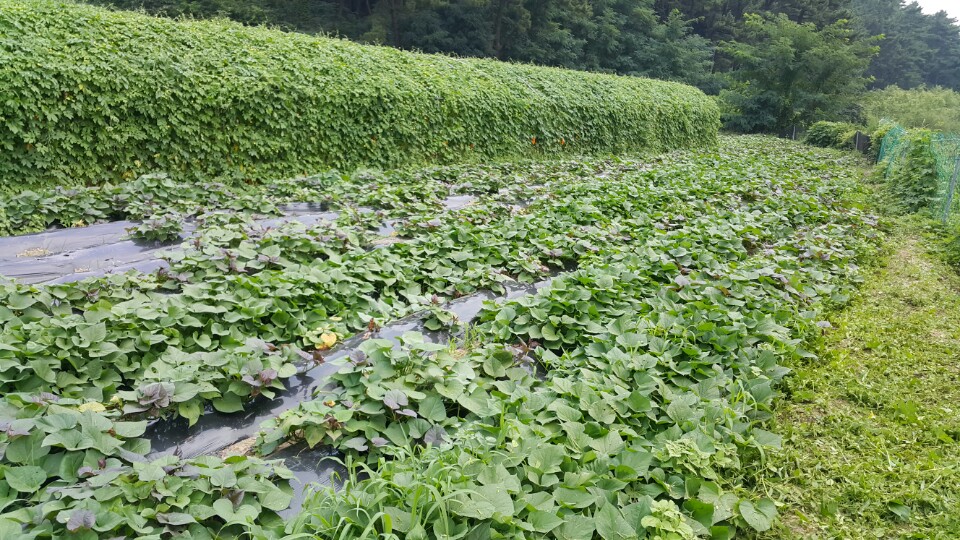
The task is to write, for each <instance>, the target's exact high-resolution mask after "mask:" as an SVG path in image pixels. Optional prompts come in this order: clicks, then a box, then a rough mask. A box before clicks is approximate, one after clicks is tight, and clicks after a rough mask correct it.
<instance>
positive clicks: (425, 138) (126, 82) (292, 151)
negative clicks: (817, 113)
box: [0, 0, 719, 192]
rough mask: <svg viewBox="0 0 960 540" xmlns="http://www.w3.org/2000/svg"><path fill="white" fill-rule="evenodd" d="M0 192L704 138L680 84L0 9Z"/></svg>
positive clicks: (64, 11) (103, 13) (693, 103)
mask: <svg viewBox="0 0 960 540" xmlns="http://www.w3.org/2000/svg"><path fill="white" fill-rule="evenodd" d="M0 35H3V36H4V39H3V40H0V81H3V84H2V90H0V92H2V94H3V96H2V99H0V118H2V119H3V120H2V122H0V148H2V149H3V153H2V157H0V179H2V180H3V186H4V187H3V188H2V191H6V192H10V191H22V190H24V189H35V188H37V187H41V186H48V185H50V184H60V185H64V184H67V185H70V184H73V185H77V184H100V183H104V182H117V181H119V180H124V179H130V178H135V177H137V176H139V175H140V174H141V173H144V172H150V171H156V170H163V171H167V172H169V173H171V174H175V175H176V177H177V178H180V179H191V178H204V177H207V178H209V177H234V178H255V179H256V178H264V177H267V176H278V175H293V174H301V173H307V172H314V171H316V170H318V169H325V168H340V169H352V168H356V167H359V166H374V167H397V166H403V165H408V164H415V163H419V162H426V161H434V162H454V161H464V160H472V159H482V158H491V157H515V156H523V155H531V154H534V155H536V154H545V153H559V152H577V153H585V152H598V151H599V152H623V151H632V150H641V149H652V150H663V149H671V148H678V147H686V146H696V145H705V144H712V143H714V142H715V140H716V135H717V130H718V127H719V111H718V107H717V106H716V104H715V103H714V100H713V99H712V98H708V97H706V96H705V95H704V94H702V93H701V92H700V91H699V90H696V89H694V88H692V87H689V86H685V85H682V84H678V83H670V82H662V81H654V80H647V79H639V78H631V77H618V76H612V75H602V74H593V73H584V72H575V71H568V70H561V69H554V68H540V67H532V66H527V65H517V64H507V63H501V62H496V61H490V60H466V59H458V58H451V57H445V56H436V55H423V54H414V53H409V52H403V51H398V50H395V49H390V48H383V47H373V46H364V45H358V44H354V43H350V42H347V41H342V40H337V39H328V38H317V37H311V36H306V35H300V34H291V33H284V32H280V31H277V30H270V29H264V28H249V27H244V26H241V25H239V24H236V23H232V22H227V21H222V20H219V21H173V20H170V19H160V18H153V17H148V16H145V15H140V14H134V13H128V12H115V11H109V10H106V9H102V8H98V7H92V6H85V5H79V4H74V3H65V2H58V1H52V0H0Z"/></svg>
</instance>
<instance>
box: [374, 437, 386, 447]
mask: <svg viewBox="0 0 960 540" xmlns="http://www.w3.org/2000/svg"><path fill="white" fill-rule="evenodd" d="M370 442H371V443H373V445H374V446H376V447H378V448H379V447H381V446H386V445H388V444H390V441H388V440H386V439H384V438H383V437H374V438H372V439H370Z"/></svg>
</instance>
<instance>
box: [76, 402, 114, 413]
mask: <svg viewBox="0 0 960 540" xmlns="http://www.w3.org/2000/svg"><path fill="white" fill-rule="evenodd" d="M77 410H78V411H80V412H87V411H93V412H103V411H105V410H107V408H106V407H105V406H104V405H103V403H100V402H99V401H88V402H87V403H84V404H83V405H81V406H79V407H77Z"/></svg>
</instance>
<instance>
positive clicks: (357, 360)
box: [350, 350, 367, 366]
mask: <svg viewBox="0 0 960 540" xmlns="http://www.w3.org/2000/svg"><path fill="white" fill-rule="evenodd" d="M350 361H351V362H353V365H355V366H362V365H363V364H365V363H366V362H367V355H366V353H364V352H363V351H360V350H357V351H353V352H352V353H350Z"/></svg>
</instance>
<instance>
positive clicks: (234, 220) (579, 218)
mask: <svg viewBox="0 0 960 540" xmlns="http://www.w3.org/2000/svg"><path fill="white" fill-rule="evenodd" d="M858 176H859V169H858V168H857V166H856V161H855V159H854V158H853V157H850V156H844V155H842V154H840V153H837V152H834V151H830V150H819V149H811V148H809V147H801V146H799V145H794V144H791V143H784V142H778V141H775V140H771V139H761V138H756V139H724V140H723V143H722V147H721V148H720V149H713V150H706V151H701V152H699V153H690V152H677V153H674V154H670V155H667V156H664V157H660V158H655V159H651V160H647V161H642V160H636V159H610V160H603V159H589V160H578V161H554V162H531V163H524V164H509V165H482V166H479V165H466V166H457V167H442V168H433V169H424V170H415V171H408V172H395V173H386V174H379V173H378V174H369V173H358V174H354V175H348V176H340V175H335V174H331V175H322V176H319V177H312V178H307V179H301V180H299V181H296V182H278V183H276V184H273V185H271V186H270V187H268V188H266V190H267V191H269V192H271V193H272V196H273V197H290V198H300V199H301V200H304V201H313V202H316V201H321V202H324V203H325V204H326V205H328V206H329V207H330V208H334V209H337V210H339V215H338V216H337V218H336V221H335V222H320V223H316V224H313V225H303V224H300V223H286V224H284V223H278V224H274V225H271V226H269V227H267V226H264V225H262V224H258V223H255V222H251V221H250V220H249V219H247V218H245V217H244V216H236V215H233V216H232V215H230V214H226V213H223V212H207V216H205V217H204V219H203V220H198V222H199V223H198V226H199V229H198V231H197V233H196V236H195V237H194V238H193V239H191V240H190V241H189V242H188V243H186V244H185V245H183V246H182V247H181V250H180V251H179V252H177V253H175V254H173V255H170V256H169V261H170V264H171V266H170V268H168V269H164V270H162V271H158V272H156V273H153V274H139V273H129V274H124V275H116V276H109V277H104V278H96V279H88V280H85V281H81V282H76V283H69V284H59V285H44V286H25V285H19V284H3V285H0V305H2V307H0V393H2V395H3V396H4V399H5V400H6V405H3V406H0V415H2V420H0V421H3V422H4V423H5V424H4V425H5V426H6V427H5V429H3V430H0V444H6V446H5V447H4V448H5V452H4V454H3V457H2V458H0V474H2V475H3V477H2V479H0V497H2V498H0V501H2V502H3V503H4V504H5V506H4V509H3V513H2V515H0V532H3V533H4V534H5V535H17V534H18V533H20V532H23V533H24V534H29V535H32V536H33V537H37V538H44V537H56V538H60V537H70V536H69V535H71V534H72V535H85V536H83V537H85V538H96V537H98V536H99V537H112V536H117V535H120V536H124V535H125V536H142V537H161V538H163V537H170V536H179V537H188V538H211V537H220V538H233V537H252V538H276V537H279V536H281V535H283V534H297V533H305V534H320V535H325V536H324V537H328V536H329V537H338V538H363V537H368V538H371V537H373V536H379V535H385V536H386V537H388V538H409V539H413V538H424V537H439V536H441V535H443V534H449V535H461V537H465V538H474V539H477V540H479V539H483V538H498V537H516V536H517V535H523V536H525V537H529V538H584V539H593V538H603V539H610V538H639V537H644V536H654V535H660V536H661V537H664V538H680V539H691V538H695V537H703V536H712V537H714V538H729V537H732V536H733V535H735V534H737V532H738V531H742V530H744V529H753V530H758V531H762V530H766V529H768V528H769V527H770V525H771V522H772V520H773V519H774V518H775V516H776V507H775V503H774V502H773V501H771V500H768V499H764V498H760V499H755V498H751V497H745V496H744V495H743V491H742V490H741V486H740V483H739V481H738V478H739V477H740V476H741V475H742V474H743V470H744V469H745V468H747V467H751V466H752V464H753V463H754V462H755V460H757V459H759V456H760V455H761V454H762V452H766V451H768V450H769V449H770V448H772V447H775V446H776V445H777V444H778V440H779V439H778V437H777V436H776V435H775V434H772V433H769V432H767V431H765V430H764V429H763V426H764V422H765V421H766V419H768V418H769V407H770V403H771V400H772V399H773V397H774V395H775V385H776V384H777V381H778V380H780V378H782V377H783V375H784V374H785V370H784V369H783V368H782V367H781V365H780V363H781V362H782V361H783V360H785V359H788V358H800V357H809V356H811V353H810V352H808V351H806V350H805V348H804V347H805V343H806V340H807V339H809V338H811V337H813V336H816V335H817V334H818V332H819V331H820V328H819V326H818V324H817V323H818V320H819V317H820V313H821V312H822V310H823V309H825V308H827V307H829V306H832V305H836V304H839V303H843V302H845V301H846V299H847V298H848V295H849V292H850V290H851V286H852V285H853V284H855V283H856V281H857V279H858V269H857V266H856V264H855V262H856V259H857V257H859V256H860V255H862V254H863V253H864V252H865V251H867V250H869V249H870V245H871V242H872V239H873V238H875V236H876V233H875V230H874V228H873V225H874V224H875V222H873V221H872V220H871V219H870V218H869V216H866V215H864V214H863V213H862V212H861V211H859V210H857V209H856V208H854V207H853V206H851V205H850V204H848V203H847V202H846V201H847V199H846V197H847V195H849V194H850V192H851V190H852V189H854V187H855V182H856V179H857V178H858ZM449 194H460V195H465V194H469V195H471V196H473V197H475V200H474V202H473V204H469V205H467V206H463V207H460V208H456V209H448V208H446V207H445V206H444V203H443V201H444V200H445V198H446V197H447V196H448V195H449ZM78 200H79V199H78ZM184 206H190V205H185V204H184V202H183V201H177V200H171V201H166V202H162V203H158V204H157V205H156V207H155V208H156V209H157V210H158V211H159V210H162V209H164V208H174V209H175V208H182V207H184ZM362 207H370V208H369V209H368V210H367V211H361V208H362ZM210 210H216V208H212V209H210ZM74 213H78V212H74ZM390 223H392V224H393V225H394V226H395V229H396V236H391V237H390V238H392V239H393V240H395V241H393V242H389V243H384V242H382V240H384V237H383V234H384V233H381V232H379V231H381V230H383V227H384V226H385V225H387V224H390ZM574 268H576V270H574ZM557 274H559V275H557ZM552 275H557V277H556V278H555V279H554V280H553V282H552V283H551V284H550V286H548V287H546V288H544V289H542V290H541V291H540V292H538V293H530V294H526V295H523V296H520V297H519V298H516V299H514V300H511V301H508V302H504V303H500V304H488V305H487V306H486V308H485V309H484V310H483V312H482V314H481V315H480V318H479V320H478V324H477V325H476V326H474V327H472V328H469V329H461V330H464V331H465V334H463V335H461V336H460V337H458V338H456V339H455V340H454V341H453V342H451V343H450V344H449V345H436V344H431V343H429V342H428V341H429V340H427V339H424V337H423V336H421V335H419V334H416V333H412V334H407V335H405V336H403V338H402V346H400V347H394V346H392V344H390V343H389V342H386V341H383V340H380V339H377V335H376V332H377V328H378V327H380V326H382V325H383V324H385V323H387V322H390V321H392V320H395V319H397V318H399V317H403V316H406V315H408V314H411V313H415V312H428V313H430V316H429V317H430V321H431V322H432V323H436V324H437V325H440V326H449V325H454V326H455V322H456V321H455V320H454V319H451V318H450V317H448V316H446V315H445V313H444V312H443V309H442V306H443V305H444V304H445V303H446V302H448V301H450V300H452V299H455V298H457V297H460V296H463V295H467V294H471V293H473V292H475V291H478V290H481V289H489V290H493V291H502V290H503V289H504V286H505V284H507V283H508V282H512V281H519V282H522V283H530V282H534V281H538V280H542V279H544V278H547V277H549V276H552ZM435 327H439V326H435ZM454 330H456V328H454ZM357 333H368V334H367V336H368V337H369V338H371V339H368V340H366V341H365V343H364V344H363V345H362V346H361V347H360V349H359V350H357V351H355V352H354V353H353V354H351V355H349V356H348V357H347V358H345V359H344V361H343V365H342V366H341V371H339V372H338V373H337V374H336V375H335V376H334V378H333V379H332V382H333V383H335V384H334V385H332V386H330V387H325V388H324V389H323V391H322V392H321V393H320V394H319V395H317V396H316V400H307V401H304V402H303V403H302V404H300V405H298V406H296V407H295V408H293V409H291V410H289V411H285V412H281V413H280V414H279V416H278V417H277V419H276V420H274V421H271V422H268V423H267V424H266V425H264V426H263V433H262V435H261V437H260V441H259V444H258V448H259V449H260V450H261V451H263V452H264V453H267V452H269V451H271V450H272V449H274V448H276V447H277V446H278V445H280V444H282V443H284V442H285V441H290V440H292V441H305V442H307V443H309V444H311V445H316V444H324V445H331V446H334V447H336V448H338V449H339V450H340V451H341V452H343V454H344V456H345V458H346V459H347V460H349V461H350V462H351V463H353V464H354V466H353V472H352V474H351V475H350V477H349V478H347V479H346V480H347V486H346V487H345V488H344V489H342V490H341V491H339V492H336V493H335V492H332V491H320V492H319V493H317V494H316V495H315V496H314V497H313V498H312V499H310V500H308V501H307V504H306V506H305V508H304V510H303V512H301V513H300V515H299V516H297V517H296V518H294V519H288V520H285V521H281V520H280V519H279V518H278V517H277V515H276V514H275V512H276V511H278V510H281V509H282V508H284V507H285V506H286V505H287V503H288V502H289V500H290V492H289V488H288V486H287V482H286V479H287V478H288V477H289V473H288V472H287V471H285V470H284V469H283V468H282V467H281V466H280V465H279V464H277V463H271V462H265V461H262V460H258V459H254V458H251V457H243V456H237V457H230V458H225V459H221V458H215V457H210V456H207V457H199V458H192V459H183V458H180V457H177V456H168V457H162V458H159V459H153V458H151V459H150V460H147V459H145V458H144V455H145V454H146V453H147V452H148V451H149V448H147V447H146V445H145V444H144V443H143V441H141V440H140V437H141V435H142V434H143V430H144V428H145V426H146V424H145V421H148V420H154V421H161V422H162V421H164V420H163V419H164V418H169V417H171V416H177V415H178V416H182V417H185V418H187V419H189V420H190V421H191V422H193V421H196V419H197V418H198V417H199V416H200V415H202V414H206V413H207V412H209V411H210V410H211V408H215V409H217V410H219V411H221V412H223V413H232V412H238V411H240V410H241V409H242V408H244V406H245V405H246V404H247V403H249V402H251V401H253V400H270V399H272V398H274V397H275V392H276V391H277V390H278V389H280V388H281V387H282V385H283V384H284V381H285V380H286V379H287V378H289V377H291V376H292V375H293V374H294V373H295V372H296V371H297V369H304V368H308V367H309V366H311V365H314V364H316V363H322V362H324V361H325V360H324V357H325V355H327V351H328V350H329V349H330V348H331V347H335V346H336V345H337V343H339V342H340V341H341V340H343V339H344V338H346V337H347V336H350V335H353V334H357Z"/></svg>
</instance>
